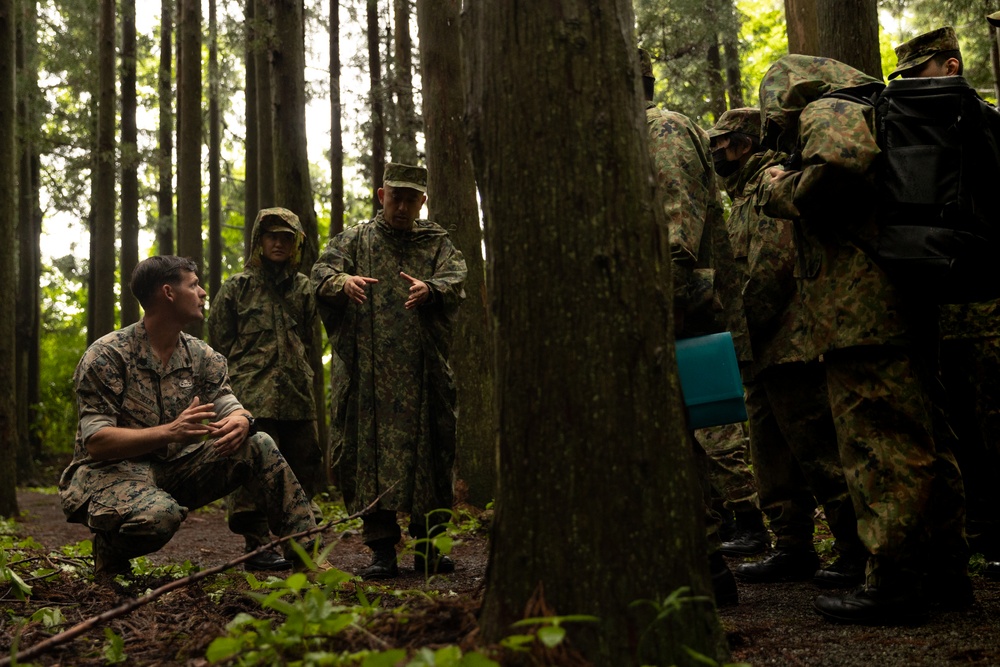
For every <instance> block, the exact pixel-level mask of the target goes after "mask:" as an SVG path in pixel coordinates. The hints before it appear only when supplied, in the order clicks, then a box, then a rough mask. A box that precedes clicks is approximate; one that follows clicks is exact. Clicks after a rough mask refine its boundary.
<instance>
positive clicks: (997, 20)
mask: <svg viewBox="0 0 1000 667" xmlns="http://www.w3.org/2000/svg"><path fill="white" fill-rule="evenodd" d="M986 20H987V21H989V22H990V23H991V24H992V25H995V26H997V27H1000V12H993V13H992V14H989V15H987V17H986Z"/></svg>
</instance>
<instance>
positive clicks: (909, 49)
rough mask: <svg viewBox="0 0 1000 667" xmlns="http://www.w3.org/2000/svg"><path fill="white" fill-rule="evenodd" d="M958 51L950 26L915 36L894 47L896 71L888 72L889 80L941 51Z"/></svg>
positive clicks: (954, 35)
mask: <svg viewBox="0 0 1000 667" xmlns="http://www.w3.org/2000/svg"><path fill="white" fill-rule="evenodd" d="M998 13H1000V12H998ZM958 50H960V49H959V46H958V35H956V34H955V29H954V28H952V27H951V26H945V27H944V28H938V29H937V30H932V31H930V32H925V33H924V34H922V35H917V36H916V37H914V38H913V39H911V40H910V41H908V42H903V43H902V44H900V45H899V46H897V47H896V49H895V51H896V69H894V70H892V71H891V72H889V78H890V79H893V78H895V77H897V76H899V75H900V74H902V73H903V72H905V71H906V70H908V69H910V68H913V67H919V66H920V65H923V64H924V63H925V62H927V61H928V60H930V59H931V58H933V57H934V56H935V55H936V54H938V53H941V52H942V51H958Z"/></svg>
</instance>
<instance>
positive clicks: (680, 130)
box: [640, 12, 1000, 624]
mask: <svg viewBox="0 0 1000 667" xmlns="http://www.w3.org/2000/svg"><path fill="white" fill-rule="evenodd" d="M988 20H989V21H990V23H991V24H992V25H1000V12H998V13H996V14H992V15H990V16H989V17H988ZM895 50H896V55H897V65H896V67H895V69H894V70H893V71H892V72H891V73H890V75H889V78H890V79H893V78H895V77H904V78H911V77H940V76H953V77H959V76H961V75H962V72H963V62H962V56H961V52H960V49H959V44H958V38H957V35H956V34H955V31H954V30H953V29H952V28H950V27H945V28H940V29H938V30H934V31H932V32H929V33H926V34H923V35H920V36H918V37H915V38H914V39H912V40H910V41H908V42H905V43H903V44H901V45H900V46H898V47H897V48H896V49H895ZM640 66H641V70H642V75H643V78H644V83H645V86H646V93H647V99H648V100H652V86H653V82H654V78H653V71H652V66H651V61H650V58H649V56H648V54H646V53H645V52H643V51H640ZM882 88H884V83H883V82H882V81H881V80H880V79H877V78H874V77H871V76H868V75H866V74H864V73H862V72H860V71H858V70H856V69H854V68H852V67H849V66H847V65H845V64H843V63H841V62H838V61H835V60H832V59H829V58H822V57H814V56H805V55H787V56H783V57H781V58H779V59H778V60H777V61H776V62H774V63H773V64H772V65H771V67H770V68H769V70H768V71H767V73H766V74H765V75H764V77H763V79H762V81H761V82H760V88H759V93H760V107H759V108H742V109H732V110H729V111H727V112H725V113H724V114H723V115H722V116H721V117H720V118H719V120H718V122H717V123H716V124H715V126H714V127H712V128H711V129H709V130H708V131H707V132H704V131H702V130H700V129H698V128H696V127H695V126H694V124H693V123H692V122H691V121H690V120H688V119H686V118H685V117H683V116H680V115H679V114H674V113H672V112H666V111H662V110H659V109H657V108H656V107H655V106H653V104H652V102H651V101H650V102H648V108H647V121H648V124H649V129H650V152H651V155H652V157H653V160H654V168H655V170H656V172H657V176H658V179H659V186H660V188H659V197H660V198H661V201H662V204H663V206H664V208H665V210H666V211H667V213H668V215H667V217H668V222H669V224H670V225H671V228H670V240H671V244H672V245H671V251H672V256H673V258H674V263H675V271H674V276H675V297H676V304H677V306H678V308H679V309H680V312H678V317H677V320H676V335H677V336H678V337H679V338H682V337H688V336H695V335H699V334H703V333H708V332H710V331H719V330H729V331H731V332H732V333H733V338H734V343H735V345H736V348H737V355H738V357H739V359H740V361H741V366H742V371H743V380H744V385H745V388H746V404H747V413H748V416H749V419H748V422H747V424H746V425H729V426H722V427H713V428H710V429H701V430H698V431H696V432H694V433H693V438H692V440H693V444H694V445H695V448H696V453H697V454H699V455H700V456H702V457H703V458H704V459H705V460H706V461H707V463H706V464H705V465H704V466H703V467H704V468H705V469H707V470H709V474H708V475H706V479H705V480H704V484H705V487H706V498H707V500H706V505H707V507H706V510H707V511H706V514H707V516H708V517H709V518H708V521H707V523H708V535H709V550H710V563H711V569H712V581H713V585H714V587H715V595H716V601H717V604H720V605H724V604H733V603H736V602H737V601H738V594H737V587H736V581H735V579H736V578H738V579H740V580H743V581H745V582H747V583H757V582H787V581H803V580H812V581H814V582H815V583H816V584H817V585H818V586H819V587H821V588H825V589H841V591H840V592H837V591H829V592H826V593H824V594H821V595H819V596H818V597H817V598H816V599H815V601H814V607H815V609H816V611H818V612H819V613H820V614H822V615H823V616H824V617H826V618H828V619H830V620H834V621H839V622H846V623H859V624H887V623H899V622H919V621H921V620H923V619H925V618H927V616H928V615H929V614H930V613H931V612H933V611H935V610H944V609H960V608H965V607H968V606H969V605H971V604H973V602H974V595H973V588H972V583H971V580H970V578H969V569H968V566H969V559H970V554H971V553H972V551H971V550H970V543H971V545H972V547H973V549H974V550H975V551H976V552H979V553H982V554H984V556H985V557H986V559H987V565H986V574H987V575H997V574H1000V562H997V561H1000V531H998V530H997V528H998V526H997V523H996V522H997V517H996V511H995V510H996V506H995V503H994V502H992V499H991V494H990V492H989V487H988V480H989V477H991V476H992V475H994V474H996V472H997V471H998V470H1000V428H998V426H1000V422H998V419H1000V392H997V391H993V389H994V385H996V384H997V382H998V380H997V379H996V378H997V377H1000V325H998V324H997V318H996V315H997V308H998V306H1000V302H997V301H988V302H981V303H970V304H962V305H942V306H934V305H929V304H927V303H923V302H919V301H920V300H919V299H913V298H912V297H910V296H909V295H907V294H905V292H902V291H901V290H900V289H898V286H897V285H896V284H894V283H893V282H892V281H891V280H890V279H889V277H888V276H887V274H886V273H885V272H884V271H883V270H882V269H881V268H880V267H879V266H878V265H877V264H876V263H875V261H873V259H872V258H871V257H870V256H868V254H866V252H865V250H863V248H866V243H865V240H866V239H868V240H870V239H873V238H875V237H876V235H877V233H878V225H879V219H878V214H877V207H876V206H874V205H872V202H873V196H874V195H873V193H874V191H875V187H876V183H874V181H875V179H876V178H877V172H876V164H877V159H878V156H879V153H880V149H879V146H878V143H877V137H876V128H875V127H874V111H873V108H872V105H870V104H864V103H863V102H862V101H861V100H859V99H856V98H857V97H862V98H863V97H874V96H875V95H876V94H877V93H878V92H879V91H881V90H882ZM843 91H850V95H849V96H845V95H838V94H837V93H838V92H843ZM983 104H984V105H985V103H983ZM990 111H991V112H992V111H993V110H992V109H991V110H990ZM790 156H793V157H790ZM713 172H714V173H713ZM716 179H717V181H718V184H719V185H720V186H721V189H723V190H725V191H726V193H727V194H728V196H729V197H730V199H731V202H732V206H731V213H730V215H729V218H728V220H726V221H722V220H721V219H720V213H719V212H720V211H721V207H720V205H719V197H718V194H717V192H716V186H715V185H714V184H713V183H712V181H713V180H716ZM694 202H697V204H696V205H694V206H692V203H694ZM706 294H709V295H714V298H713V297H711V296H710V297H706V296H705V295H706ZM706 303H708V304H711V303H714V304H716V309H715V312H714V313H712V314H711V315H709V316H708V317H705V316H704V313H703V312H701V311H700V310H699V309H701V310H702V311H703V310H704V307H703V304H706ZM996 388H997V389H1000V387H996ZM951 427H954V430H952V428H951ZM955 433H957V434H958V437H956V436H955ZM749 462H752V466H750V465H748V463H749ZM751 468H752V472H751ZM817 507H821V508H822V510H823V514H824V515H825V518H826V522H827V524H828V527H829V530H830V533H831V534H832V537H833V555H834V557H833V560H832V562H829V563H827V564H825V565H824V564H823V563H822V562H821V560H820V557H819V555H818V554H817V550H816V548H815V544H814V543H815V532H816V526H815V518H814V517H815V516H816V509H817ZM765 518H766V520H767V527H769V528H770V531H771V533H773V536H774V542H773V545H772V542H771V535H770V534H769V533H768V531H767V528H766V527H765V520H764V519H765ZM761 553H765V556H764V557H763V558H762V559H760V560H756V561H748V562H740V563H739V564H736V565H734V566H733V567H732V568H730V567H729V565H728V563H727V561H726V560H725V559H724V558H723V556H724V555H725V556H731V557H746V556H754V555H757V554H761ZM734 575H735V577H734Z"/></svg>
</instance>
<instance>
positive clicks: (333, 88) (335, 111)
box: [330, 0, 344, 239]
mask: <svg viewBox="0 0 1000 667" xmlns="http://www.w3.org/2000/svg"><path fill="white" fill-rule="evenodd" d="M343 132H344V125H343V120H342V119H341V106H340V2H338V0H331V1H330V238H331V239H332V238H333V237H334V236H336V235H337V234H339V233H340V232H342V231H344V137H343Z"/></svg>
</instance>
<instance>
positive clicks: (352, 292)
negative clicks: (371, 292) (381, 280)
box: [343, 276, 378, 303]
mask: <svg viewBox="0 0 1000 667" xmlns="http://www.w3.org/2000/svg"><path fill="white" fill-rule="evenodd" d="M377 282H378V279H377V278H366V277H365V276H350V277H348V279H347V282H345V283H344V287H343V292H344V294H346V295H347V298H348V299H350V300H351V301H353V302H354V303H364V302H365V301H367V300H368V297H367V296H365V287H367V286H368V285H371V284H374V283H377Z"/></svg>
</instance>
